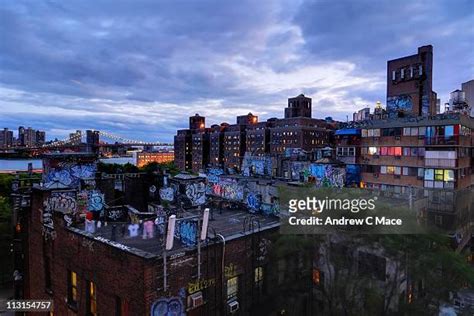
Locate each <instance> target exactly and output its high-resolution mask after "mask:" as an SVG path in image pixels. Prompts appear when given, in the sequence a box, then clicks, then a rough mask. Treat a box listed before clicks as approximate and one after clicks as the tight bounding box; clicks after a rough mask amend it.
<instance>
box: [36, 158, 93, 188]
mask: <svg viewBox="0 0 474 316" xmlns="http://www.w3.org/2000/svg"><path fill="white" fill-rule="evenodd" d="M96 171H97V165H96V164H83V165H78V164H75V163H62V164H60V165H58V166H56V167H50V166H48V165H45V172H44V173H43V182H44V183H45V186H46V187H48V186H50V185H52V184H54V183H59V184H62V185H64V186H70V187H77V186H79V183H80V180H81V179H86V178H93V177H94V175H95V173H96Z"/></svg>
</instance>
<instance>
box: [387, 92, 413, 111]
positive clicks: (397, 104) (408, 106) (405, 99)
mask: <svg viewBox="0 0 474 316" xmlns="http://www.w3.org/2000/svg"><path fill="white" fill-rule="evenodd" d="M412 107H413V102H412V99H411V96H409V95H398V96H394V97H387V111H388V112H397V111H399V110H402V111H411V110H412Z"/></svg>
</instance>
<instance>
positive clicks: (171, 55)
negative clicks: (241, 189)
mask: <svg viewBox="0 0 474 316" xmlns="http://www.w3.org/2000/svg"><path fill="white" fill-rule="evenodd" d="M473 25H474V1H470V0H455V1H441V0H440V1H408V0H406V1H398V2H397V3H394V1H369V0H359V1H349V0H339V1H329V0H324V1H305V0H298V1H290V0H288V1H193V2H189V3H186V2H184V1H178V2H177V1H166V2H160V1H156V0H146V1H120V0H115V1H100V0H98V1H84V0H81V1H79V0H75V1H74V0H73V1H67V2H65V1H53V0H49V1H38V0H35V1H33V0H32V1H21V0H17V1H4V2H2V7H1V8H0V35H1V38H0V117H1V118H2V119H1V121H0V122H1V124H0V127H1V128H3V127H8V128H10V129H16V128H17V127H18V126H19V125H23V126H25V127H26V126H32V127H33V128H35V129H41V130H45V131H46V134H47V138H48V139H51V138H55V137H57V138H64V137H66V136H67V135H68V134H69V133H70V132H73V131H75V130H76V129H82V130H85V129H99V130H104V131H108V132H111V133H113V134H117V135H120V136H124V137H127V138H132V139H140V140H145V141H158V140H159V141H164V142H167V141H171V140H172V138H173V135H174V134H175V132H176V130H177V129H179V128H186V127H187V125H188V117H189V116H191V115H194V114H195V113H199V114H201V115H203V116H206V125H208V126H210V125H211V124H218V123H221V122H228V123H234V122H235V116H237V115H242V114H247V113H248V112H252V113H253V114H256V115H258V116H259V119H260V120H266V119H267V118H270V117H282V116H283V108H284V107H285V106H286V102H287V98H288V97H293V96H296V95H298V94H300V93H304V94H305V95H307V96H309V97H311V98H312V99H313V117H318V118H324V117H326V116H332V117H333V118H335V119H339V120H345V119H346V116H347V115H348V116H349V118H350V117H351V116H352V113H353V112H354V111H356V110H359V109H360V108H362V107H364V106H370V107H371V108H373V107H374V105H375V102H376V101H382V103H383V104H385V98H386V66H387V60H390V59H394V58H398V57H402V56H406V55H412V54H415V53H416V52H417V48H418V47H419V46H422V45H428V44H431V45H433V47H434V73H433V89H434V90H435V91H436V92H437V93H438V97H439V98H441V104H442V105H443V104H444V103H445V102H447V100H448V97H449V93H450V92H451V91H453V90H455V89H460V88H461V83H462V82H466V81H468V80H471V79H473V78H474V54H473V51H474V28H473V27H472V26H473Z"/></svg>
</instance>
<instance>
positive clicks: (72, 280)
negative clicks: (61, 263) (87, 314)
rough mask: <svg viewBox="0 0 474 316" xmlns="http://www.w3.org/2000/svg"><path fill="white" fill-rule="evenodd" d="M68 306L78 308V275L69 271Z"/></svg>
mask: <svg viewBox="0 0 474 316" xmlns="http://www.w3.org/2000/svg"><path fill="white" fill-rule="evenodd" d="M67 283H68V298H67V300H68V304H70V305H73V306H74V307H76V306H77V274H76V272H74V271H70V270H68V282H67Z"/></svg>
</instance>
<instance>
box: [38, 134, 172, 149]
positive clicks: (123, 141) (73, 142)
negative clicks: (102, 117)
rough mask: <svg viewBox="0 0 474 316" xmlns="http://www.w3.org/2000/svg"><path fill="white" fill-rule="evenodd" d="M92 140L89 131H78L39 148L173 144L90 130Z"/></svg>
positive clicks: (161, 145) (158, 145) (160, 145)
mask: <svg viewBox="0 0 474 316" xmlns="http://www.w3.org/2000/svg"><path fill="white" fill-rule="evenodd" d="M89 134H91V138H93V139H92V140H88V139H87V135H88V133H87V131H86V132H84V131H76V132H75V133H71V135H70V136H69V137H67V138H64V139H61V140H55V141H52V142H48V143H46V144H44V145H42V146H40V147H39V148H45V149H46V148H57V147H68V146H79V145H84V144H85V145H92V146H96V147H110V146H122V145H128V146H155V147H169V146H173V144H172V143H165V142H147V141H141V140H134V139H130V138H126V137H122V136H119V135H115V134H112V133H109V132H104V131H90V132H89ZM104 138H105V139H107V140H111V141H112V143H108V142H104V141H103V139H104Z"/></svg>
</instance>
